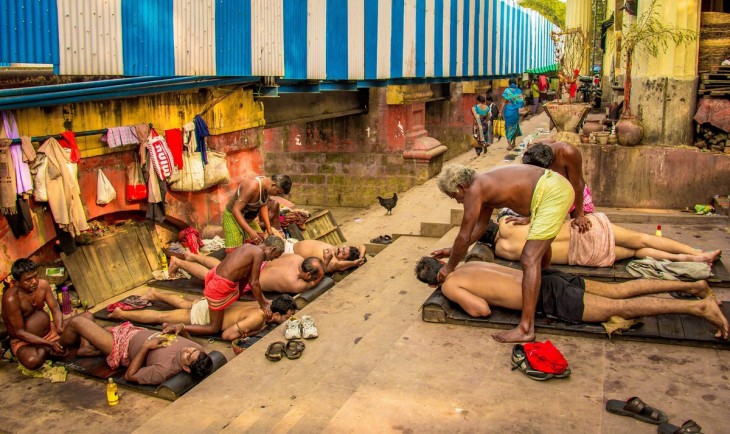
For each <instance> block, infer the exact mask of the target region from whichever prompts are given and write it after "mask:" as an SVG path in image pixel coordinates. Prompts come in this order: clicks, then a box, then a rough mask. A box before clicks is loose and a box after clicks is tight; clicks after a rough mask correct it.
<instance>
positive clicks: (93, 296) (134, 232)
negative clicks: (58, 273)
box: [61, 222, 161, 306]
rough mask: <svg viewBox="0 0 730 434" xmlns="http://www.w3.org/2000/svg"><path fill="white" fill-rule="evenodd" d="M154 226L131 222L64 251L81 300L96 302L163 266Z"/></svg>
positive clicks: (118, 291)
mask: <svg viewBox="0 0 730 434" xmlns="http://www.w3.org/2000/svg"><path fill="white" fill-rule="evenodd" d="M150 230H151V228H150V227H149V226H148V224H147V223H143V222H135V223H130V224H127V225H124V226H121V227H119V228H117V229H116V230H115V231H114V233H112V234H109V235H106V236H104V237H101V238H97V239H95V240H94V241H92V243H91V244H88V245H82V246H79V247H78V248H77V249H76V251H75V252H74V253H73V254H71V255H65V254H61V259H63V263H64V265H65V266H66V269H67V270H68V274H69V276H70V277H71V281H72V282H73V286H74V288H75V289H76V292H78V294H79V297H80V298H81V300H87V301H88V303H89V306H94V305H96V304H98V303H101V302H103V301H104V300H108V299H110V298H112V297H114V296H115V295H118V294H121V293H123V292H125V291H128V290H130V289H132V288H135V287H137V286H139V285H141V284H143V283H145V282H147V281H148V280H149V279H150V277H151V275H152V270H159V269H160V268H161V264H160V256H159V254H158V251H157V247H156V246H155V243H154V242H153V241H152V235H151V233H150Z"/></svg>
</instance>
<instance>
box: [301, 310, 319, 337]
mask: <svg viewBox="0 0 730 434" xmlns="http://www.w3.org/2000/svg"><path fill="white" fill-rule="evenodd" d="M301 323H302V337H303V338H304V339H314V338H316V337H317V336H319V332H318V331H317V327H315V326H314V319H312V317H311V316H309V315H304V316H303V317H302V321H301Z"/></svg>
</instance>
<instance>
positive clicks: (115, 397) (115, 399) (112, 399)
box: [106, 377, 119, 405]
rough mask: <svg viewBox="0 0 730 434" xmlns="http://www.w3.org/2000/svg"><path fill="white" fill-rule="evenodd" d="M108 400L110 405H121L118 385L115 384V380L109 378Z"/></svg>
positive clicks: (107, 387)
mask: <svg viewBox="0 0 730 434" xmlns="http://www.w3.org/2000/svg"><path fill="white" fill-rule="evenodd" d="M106 400H107V402H108V403H109V405H117V404H119V394H118V393H117V383H115V382H114V379H113V378H111V377H110V378H109V382H108V383H107V385H106Z"/></svg>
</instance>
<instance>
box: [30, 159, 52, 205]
mask: <svg viewBox="0 0 730 434" xmlns="http://www.w3.org/2000/svg"><path fill="white" fill-rule="evenodd" d="M47 167H48V157H46V154H43V153H38V154H36V157H35V161H34V162H33V166H32V167H31V168H30V171H31V172H32V173H33V200H35V201H36V202H48V190H46V168H47Z"/></svg>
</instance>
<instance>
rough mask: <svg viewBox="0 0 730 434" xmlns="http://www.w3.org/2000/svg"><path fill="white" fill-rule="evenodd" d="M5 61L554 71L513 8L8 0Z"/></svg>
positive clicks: (400, 71) (465, 0)
mask: <svg viewBox="0 0 730 434" xmlns="http://www.w3.org/2000/svg"><path fill="white" fill-rule="evenodd" d="M0 4H3V5H5V7H4V10H5V13H3V14H0V24H1V25H2V26H3V28H4V29H7V30H8V31H7V32H6V33H5V34H4V35H3V38H2V40H1V41H0V62H7V63H35V64H52V65H53V66H54V69H55V71H56V72H57V73H59V74H69V75H119V76H142V75H156V76H188V75H205V76H250V77H265V76H274V77H282V78H284V79H288V80H331V81H342V80H347V81H349V80H391V79H410V78H413V79H423V78H440V77H441V78H457V77H493V76H506V75H513V74H518V73H521V72H523V71H525V70H528V69H534V68H540V67H544V66H548V65H550V64H552V63H554V55H553V45H552V42H551V40H550V31H551V30H553V29H554V26H553V25H552V24H551V23H550V22H549V21H547V20H546V19H545V18H544V17H542V16H540V15H539V14H537V13H536V12H534V11H532V10H529V9H525V8H522V7H520V6H518V5H517V4H516V3H515V2H513V1H512V0H144V1H142V0H0Z"/></svg>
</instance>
